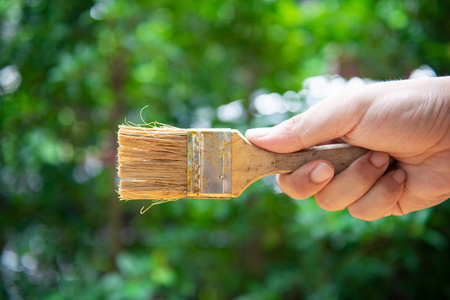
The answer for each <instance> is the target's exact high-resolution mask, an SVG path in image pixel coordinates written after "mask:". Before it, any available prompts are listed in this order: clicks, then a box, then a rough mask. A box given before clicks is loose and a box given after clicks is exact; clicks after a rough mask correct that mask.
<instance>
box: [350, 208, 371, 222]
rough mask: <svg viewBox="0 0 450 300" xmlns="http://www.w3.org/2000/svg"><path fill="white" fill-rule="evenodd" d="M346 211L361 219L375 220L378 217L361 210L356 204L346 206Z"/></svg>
mask: <svg viewBox="0 0 450 300" xmlns="http://www.w3.org/2000/svg"><path fill="white" fill-rule="evenodd" d="M348 212H349V213H350V215H351V216H352V217H354V218H356V219H360V220H363V221H375V220H377V219H379V217H374V216H373V215H372V214H371V213H370V212H368V211H365V210H361V209H360V208H358V207H357V206H353V205H350V206H349V207H348Z"/></svg>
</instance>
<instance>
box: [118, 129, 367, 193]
mask: <svg viewBox="0 0 450 300" xmlns="http://www.w3.org/2000/svg"><path fill="white" fill-rule="evenodd" d="M118 140H119V149H118V175H119V177H120V178H122V180H121V183H120V187H119V195H120V197H121V199H122V200H131V199H154V200H157V201H160V202H165V201H171V200H176V199H180V198H185V197H187V198H219V199H220V198H222V199H229V198H232V197H238V196H239V195H240V194H241V193H242V192H243V191H244V190H245V189H246V188H247V187H248V186H249V185H250V184H251V183H253V182H254V181H256V180H258V179H259V178H261V177H264V176H267V175H271V174H277V173H291V172H293V171H295V170H296V169H298V168H299V167H300V166H302V165H304V164H305V163H307V162H310V161H313V160H316V159H325V160H328V161H329V162H331V163H332V164H333V166H334V169H335V171H336V173H339V172H341V171H343V170H344V169H345V168H347V167H348V166H349V165H350V164H351V163H352V162H353V161H354V160H355V159H357V158H358V157H360V156H361V155H363V154H364V153H366V152H367V151H368V150H367V149H363V148H359V147H354V146H350V145H348V144H331V145H324V146H316V147H312V148H308V149H304V150H301V151H299V152H295V153H287V154H279V153H273V152H270V151H267V150H264V149H261V148H258V147H256V146H254V145H252V144H251V143H250V142H249V141H247V140H246V139H245V138H244V137H243V136H242V135H241V134H240V133H239V131H237V130H232V129H179V128H175V127H167V126H164V127H160V128H158V127H156V128H146V127H138V126H124V125H121V126H119V132H118Z"/></svg>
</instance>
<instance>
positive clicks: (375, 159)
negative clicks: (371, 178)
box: [370, 152, 389, 168]
mask: <svg viewBox="0 0 450 300" xmlns="http://www.w3.org/2000/svg"><path fill="white" fill-rule="evenodd" d="M388 161H389V156H388V155H387V154H386V153H384V152H373V153H372V155H371V156H370V162H371V163H372V164H373V165H374V166H375V167H377V168H381V167H382V166H384V165H385V164H387V163H388Z"/></svg>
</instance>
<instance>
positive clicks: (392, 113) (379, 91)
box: [246, 77, 450, 220]
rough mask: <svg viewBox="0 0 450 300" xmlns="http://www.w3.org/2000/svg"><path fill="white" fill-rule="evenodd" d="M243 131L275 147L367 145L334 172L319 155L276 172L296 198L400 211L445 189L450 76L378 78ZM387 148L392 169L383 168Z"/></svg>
mask: <svg viewBox="0 0 450 300" xmlns="http://www.w3.org/2000/svg"><path fill="white" fill-rule="evenodd" d="M246 137H247V139H248V140H249V141H250V142H251V143H253V144H254V145H256V146H258V147H261V148H264V149H266V150H269V151H272V152H277V153H289V152H295V151H298V150H301V149H304V148H307V147H311V146H314V145H318V144H324V143H330V142H332V141H336V140H337V139H338V140H339V141H343V142H346V143H348V144H351V145H354V146H359V147H363V148H367V149H370V150H372V151H370V152H369V153H367V154H365V155H363V156H362V157H360V158H359V159H357V160H356V161H355V162H353V164H352V165H350V166H349V167H348V168H347V169H346V170H345V171H343V172H342V173H340V174H337V175H336V176H334V169H333V166H332V165H331V163H329V162H328V161H325V160H317V161H313V162H310V163H307V164H305V165H304V166H302V167H301V168H299V169H298V170H297V171H295V172H293V173H292V174H283V175H278V176H277V182H278V185H279V186H280V188H281V189H282V190H283V192H285V193H286V194H288V195H289V196H291V197H292V198H294V199H305V198H307V197H309V196H311V195H315V199H316V202H317V204H318V205H319V206H320V207H322V208H323V209H326V210H332V211H335V210H342V209H344V208H346V207H348V211H349V212H350V214H351V215H352V216H354V217H356V218H359V219H363V220H376V219H379V218H381V217H385V216H390V215H405V214H407V213H410V212H412V211H416V210H420V209H424V208H427V207H431V206H434V205H437V204H439V203H441V202H443V201H445V200H446V199H447V198H449V197H450V77H440V78H428V79H415V80H403V81H392V82H383V83H376V84H372V85H367V86H364V87H362V88H360V89H356V90H351V91H349V90H346V91H342V92H341V93H338V94H336V95H332V96H330V97H327V98H326V99H324V100H322V101H321V102H319V103H318V104H316V105H315V106H313V107H312V108H310V109H309V110H307V111H306V112H304V113H302V114H300V115H297V116H295V117H293V118H291V119H289V120H286V121H284V122H283V123H280V124H279V125H277V126H274V127H272V128H257V129H250V130H248V131H247V133H246ZM389 155H390V156H392V157H393V158H395V160H396V165H395V170H393V171H390V172H388V173H386V174H385V171H386V169H387V168H388V165H389Z"/></svg>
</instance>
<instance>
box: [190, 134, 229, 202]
mask: <svg viewBox="0 0 450 300" xmlns="http://www.w3.org/2000/svg"><path fill="white" fill-rule="evenodd" d="M231 135H232V133H231V129H190V130H188V136H187V142H188V143H187V145H188V146H187V149H188V151H187V152H188V153H187V162H188V169H187V197H188V198H224V199H229V198H231Z"/></svg>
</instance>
